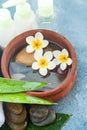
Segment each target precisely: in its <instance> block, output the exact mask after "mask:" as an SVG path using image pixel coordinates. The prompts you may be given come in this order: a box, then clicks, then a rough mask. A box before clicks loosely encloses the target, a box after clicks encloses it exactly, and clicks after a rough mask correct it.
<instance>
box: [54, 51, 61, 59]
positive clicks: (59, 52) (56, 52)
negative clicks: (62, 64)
mask: <svg viewBox="0 0 87 130" xmlns="http://www.w3.org/2000/svg"><path fill="white" fill-rule="evenodd" d="M60 54H61V51H59V50H56V51H53V55H54V57H55V58H57V59H58V57H59V55H60Z"/></svg>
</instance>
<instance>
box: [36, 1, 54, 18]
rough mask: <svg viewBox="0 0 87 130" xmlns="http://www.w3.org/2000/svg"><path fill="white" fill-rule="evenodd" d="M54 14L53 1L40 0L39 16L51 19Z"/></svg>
mask: <svg viewBox="0 0 87 130" xmlns="http://www.w3.org/2000/svg"><path fill="white" fill-rule="evenodd" d="M53 13H54V9H53V0H38V15H39V16H41V17H50V16H52V15H53Z"/></svg>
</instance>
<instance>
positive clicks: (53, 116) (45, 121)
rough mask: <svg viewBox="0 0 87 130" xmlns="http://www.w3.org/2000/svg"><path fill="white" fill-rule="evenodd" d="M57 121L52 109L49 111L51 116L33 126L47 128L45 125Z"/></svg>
mask: <svg viewBox="0 0 87 130" xmlns="http://www.w3.org/2000/svg"><path fill="white" fill-rule="evenodd" d="M55 119H56V113H55V111H54V110H52V109H49V114H48V116H47V118H46V119H45V120H43V121H40V122H33V124H34V125H36V126H45V125H49V124H51V123H53V122H54V121H55Z"/></svg>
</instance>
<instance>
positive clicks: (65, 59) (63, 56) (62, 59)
mask: <svg viewBox="0 0 87 130" xmlns="http://www.w3.org/2000/svg"><path fill="white" fill-rule="evenodd" d="M58 59H59V61H60V63H67V62H68V57H67V55H66V54H60V56H59V57H58Z"/></svg>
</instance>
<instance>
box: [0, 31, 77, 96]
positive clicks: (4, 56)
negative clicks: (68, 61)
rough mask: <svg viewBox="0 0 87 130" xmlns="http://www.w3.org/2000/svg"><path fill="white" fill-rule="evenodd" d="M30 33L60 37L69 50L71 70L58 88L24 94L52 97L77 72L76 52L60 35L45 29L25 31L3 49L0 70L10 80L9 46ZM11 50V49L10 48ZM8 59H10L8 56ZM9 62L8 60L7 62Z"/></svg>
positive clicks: (64, 86)
mask: <svg viewBox="0 0 87 130" xmlns="http://www.w3.org/2000/svg"><path fill="white" fill-rule="evenodd" d="M31 32H35V33H36V32H44V33H45V32H46V33H49V34H55V35H56V36H58V37H60V38H61V39H62V40H63V41H64V43H65V45H67V46H68V48H69V52H70V55H71V58H72V60H73V63H72V66H71V70H70V72H69V74H68V75H67V78H66V79H65V81H64V82H63V83H62V84H60V85H59V86H57V87H55V88H54V89H52V90H48V91H44V92H33V91H31V92H30V91H29V92H26V94H30V95H35V96H40V97H43V96H49V95H52V94H53V93H58V92H59V93H60V92H61V91H63V90H64V89H65V88H66V87H67V86H68V84H69V82H72V77H73V75H74V73H75V72H76V71H77V70H76V69H77V57H76V52H75V49H74V47H73V46H72V44H71V43H70V42H69V41H68V40H67V39H66V38H65V37H64V36H62V35H61V34H59V33H57V32H54V31H51V30H46V29H35V30H30V31H27V32H24V33H22V34H20V35H18V36H16V37H15V38H14V39H13V40H12V41H11V42H10V43H9V44H8V45H7V47H6V48H5V49H4V52H3V54H2V59H1V69H2V73H3V76H4V77H6V78H10V74H9V73H8V66H6V61H7V59H10V58H8V57H7V54H8V53H9V48H10V47H11V45H12V44H13V43H14V41H16V40H17V39H18V38H19V39H20V38H21V36H23V37H24V36H25V33H29V34H30V33H31ZM10 49H11V48H10ZM9 57H11V56H10V55H9ZM9 61H10V60H9Z"/></svg>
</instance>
